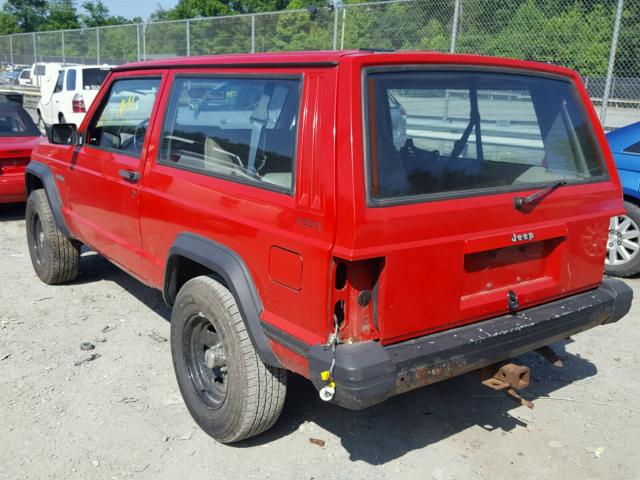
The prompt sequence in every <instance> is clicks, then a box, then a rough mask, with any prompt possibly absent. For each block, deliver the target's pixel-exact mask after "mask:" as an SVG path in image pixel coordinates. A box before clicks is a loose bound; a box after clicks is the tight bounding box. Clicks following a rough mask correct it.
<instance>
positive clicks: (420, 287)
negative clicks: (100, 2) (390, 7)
mask: <svg viewBox="0 0 640 480" xmlns="http://www.w3.org/2000/svg"><path fill="white" fill-rule="evenodd" d="M26 185H27V190H28V192H29V200H28V205H27V215H26V224H27V235H28V242H29V249H30V252H31V258H32V261H33V265H34V268H35V270H36V272H37V274H38V276H39V277H40V278H41V279H42V280H43V281H44V282H46V283H51V284H54V283H62V282H69V281H72V280H73V279H74V278H75V277H76V275H77V274H78V270H79V265H80V259H79V249H80V246H81V245H83V244H84V245H87V246H89V247H90V248H92V249H95V250H96V251H98V252H99V253H101V254H102V255H104V256H105V257H106V258H108V259H109V260H110V261H112V262H113V263H115V264H116V265H118V266H120V267H121V268H123V269H124V270H126V271H127V272H129V273H131V274H132V275H134V276H135V277H136V278H138V279H139V280H140V281H142V282H144V283H145V284H148V285H151V286H153V287H155V288H157V289H159V290H162V292H163V294H164V298H165V300H166V302H167V303H168V304H169V305H170V306H172V308H173V311H172V317H171V351H172V355H173V362H174V366H175V372H176V375H177V380H178V384H179V386H180V390H181V392H182V395H183V397H184V400H185V403H186V405H187V407H188V409H189V411H190V412H191V414H192V416H193V418H194V419H195V420H196V422H197V423H198V424H199V425H200V426H201V427H202V428H203V429H204V430H205V431H206V432H207V433H209V434H210V435H212V436H213V437H215V438H216V439H218V440H220V441H222V442H233V441H237V440H241V439H243V438H247V437H250V436H252V435H256V434H258V433H260V432H262V431H264V430H266V429H268V428H269V427H271V425H273V423H274V422H275V421H276V419H277V417H278V415H279V414H280V412H281V409H282V406H283V402H284V397H285V391H286V384H287V372H288V371H292V372H296V373H298V374H300V375H303V376H305V377H307V378H309V379H311V381H312V382H313V384H314V385H315V386H316V387H317V389H318V390H319V391H320V394H321V397H322V398H323V399H324V400H327V401H332V402H334V403H337V404H339V405H342V406H345V407H348V408H353V409H360V408H364V407H367V406H369V405H372V404H375V403H377V402H381V401H383V400H385V399H386V398H388V397H389V396H392V395H395V394H398V393H401V392H404V391H407V390H410V389H413V388H416V387H420V386H424V385H428V384H431V383H434V382H437V381H440V380H444V379H446V378H450V377H452V376H455V375H459V374H462V373H465V372H469V371H472V370H479V369H482V370H483V371H486V370H487V368H490V366H492V367H491V368H492V369H493V370H492V371H495V374H494V375H493V376H490V378H487V379H486V382H487V385H492V386H494V388H505V389H507V390H508V391H513V389H514V388H518V387H521V386H523V385H524V384H526V380H527V379H526V377H527V374H528V372H527V371H526V368H525V367H521V366H520V367H519V366H517V365H514V364H512V363H509V359H511V358H512V357H514V356H517V355H520V354H522V353H525V352H529V351H533V350H539V351H540V352H541V353H545V354H546V355H547V356H551V354H550V351H549V350H550V349H549V348H548V347H547V346H548V345H549V344H552V343H554V342H557V341H559V340H562V339H565V338H567V337H569V336H571V335H573V334H575V333H578V332H581V331H583V330H586V329H589V328H592V327H595V326H598V325H603V324H607V323H611V322H615V321H617V320H619V319H620V318H621V317H622V316H624V315H625V314H626V313H627V312H628V311H629V309H630V306H631V297H632V293H631V290H630V289H629V288H628V287H627V286H626V285H625V284H624V283H622V282H621V281H619V280H613V279H605V280H603V266H604V257H605V252H606V241H607V236H608V226H609V218H610V217H611V216H613V215H619V214H622V213H623V209H622V195H621V188H620V183H619V180H618V176H617V174H616V170H615V167H614V165H613V162H612V158H611V154H610V152H609V149H608V147H607V144H606V141H605V137H604V135H603V131H602V129H601V127H600V124H599V122H598V119H597V117H596V115H595V113H594V110H593V107H592V105H591V103H590V101H589V98H588V97H587V94H586V92H585V89H584V87H583V85H582V83H581V81H580V78H579V76H578V75H577V74H576V73H575V72H573V71H571V70H567V69H564V68H559V67H557V66H552V65H545V64H539V63H531V62H521V61H515V60H505V59H498V58H486V57H480V56H466V55H444V54H436V53H426V52H412V53H411V52H409V53H391V52H373V51H348V52H314V53H283V54H258V55H231V56H209V57H192V58H188V59H187V58H185V59H179V60H175V59H173V60H158V61H149V62H146V63H138V64H132V65H125V66H121V67H117V68H115V69H114V70H113V71H112V72H111V73H110V74H109V76H108V78H107V79H106V81H105V83H104V84H103V86H102V88H101V90H100V92H99V94H98V97H97V98H96V101H95V102H94V104H93V105H92V107H91V109H90V111H89V112H88V114H87V116H86V118H85V119H84V121H83V123H82V124H81V125H80V126H79V128H76V127H75V125H66V124H60V125H55V126H53V127H52V129H51V132H50V138H49V142H43V143H41V144H40V145H38V147H37V148H36V149H35V150H34V152H33V157H32V161H31V163H30V164H29V166H28V173H27V178H26ZM512 393H513V394H514V395H517V393H515V392H512Z"/></svg>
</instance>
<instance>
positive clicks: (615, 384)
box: [0, 205, 640, 480]
mask: <svg viewBox="0 0 640 480" xmlns="http://www.w3.org/2000/svg"><path fill="white" fill-rule="evenodd" d="M23 208H24V206H23V205H17V206H4V207H3V206H0V255H1V258H2V259H3V262H2V266H1V267H0V268H1V272H2V273H1V276H0V282H1V283H0V479H11V480H16V479H27V478H31V479H45V478H47V479H75V478H91V479H129V478H135V479H151V478H154V479H155V478H158V479H178V478H192V479H205V478H221V479H251V478H256V479H258V478H260V479H261V478H273V479H281V478H282V479H316V480H320V479H365V478H366V479H414V478H415V479H430V478H431V479H435V480H445V479H461V480H462V479H464V480H473V479H490V480H496V479H512V478H519V479H526V478H536V479H540V478H568V479H583V480H588V479H614V478H615V479H636V478H639V477H640V455H638V447H637V441H638V437H639V434H640V401H639V400H638V399H639V398H640V374H638V367H637V365H638V361H640V354H639V353H638V348H639V346H640V329H639V328H638V318H639V308H640V307H639V306H640V303H636V306H635V307H634V308H633V310H632V312H631V314H630V315H629V316H627V317H626V318H625V319H623V320H622V321H620V322H619V323H617V324H614V325H609V326H606V327H601V328H598V329H595V330H592V331H590V332H586V333H583V334H581V335H579V336H577V337H576V338H575V339H574V340H571V341H566V342H563V343H561V344H558V345H556V350H557V351H558V352H559V353H561V354H562V356H563V357H564V361H565V367H564V368H562V369H557V368H555V367H552V366H550V365H548V364H546V363H544V361H542V360H541V359H540V358H539V357H537V356H535V355H527V356H524V357H522V358H521V359H520V361H521V362H522V363H524V364H526V365H528V366H530V367H531V368H532V376H533V378H534V380H533V382H532V385H531V387H530V388H529V389H528V390H526V391H525V396H526V397H527V398H529V399H531V400H533V401H534V403H535V408H534V409H533V410H529V409H527V408H525V407H521V406H518V405H517V404H516V403H515V402H513V401H512V400H509V399H508V398H506V396H503V395H502V394H500V393H497V392H493V391H492V390H489V389H487V388H485V387H483V386H482V385H480V384H479V382H478V380H477V377H475V376H474V375H472V374H470V375H466V376H463V377H460V378H456V379H453V380H450V381H447V382H443V383H441V384H437V385H434V386H432V387H428V388H425V389H422V390H418V391H414V392H411V393H408V394H405V395H402V396H399V397H395V398H392V399H391V400H389V401H387V402H386V403H384V404H382V405H378V406H375V407H373V408H370V409H368V410H365V411H361V412H351V411H347V410H343V409H340V408H339V407H335V406H331V405H327V404H324V403H323V402H322V401H321V400H320V399H319V397H318V395H317V393H316V391H315V390H314V389H313V387H312V386H311V385H310V384H309V383H308V382H307V381H306V380H304V379H301V378H299V377H290V382H289V385H290V387H289V392H288V398H287V402H286V404H285V408H284V412H283V414H282V416H281V417H280V420H279V421H278V422H277V424H276V425H275V427H274V428H273V429H272V430H270V431H269V432H267V433H266V434H264V435H262V436H260V437H257V438H254V439H251V440H249V441H247V442H245V443H242V444H240V445H237V446H225V445H222V444H219V443H216V442H215V441H214V440H212V439H211V438H209V437H208V436H206V435H205V434H204V433H203V432H202V431H201V430H199V429H198V428H197V427H196V426H195V424H194V422H193V421H192V420H191V417H190V416H189V413H188V412H187V410H186V408H185V406H184V404H183V403H182V401H181V399H180V395H179V393H178V388H177V384H176V381H175V379H174V374H173V368H172V364H171V355H170V348H169V344H168V342H167V341H166V339H167V338H168V335H169V322H168V319H169V310H168V309H167V307H166V306H165V305H164V303H163V301H162V298H161V295H160V293H159V292H156V291H154V290H151V289H149V288H147V287H145V286H143V285H142V284H140V283H139V282H137V281H136V280H134V279H132V278H131V277H129V276H127V275H126V274H125V273H123V272H121V271H120V270H118V269H117V268H116V267H114V266H112V265H111V264H110V263H109V262H107V261H106V260H104V259H103V258H102V257H100V256H98V255H96V254H94V253H93V252H85V253H84V254H83V257H82V263H81V271H82V274H81V276H80V277H79V279H78V280H77V281H76V282H74V283H73V284H71V285H65V286H58V287H50V286H46V285H44V284H42V283H41V282H40V281H39V280H38V279H37V277H36V276H35V274H34V273H33V269H32V267H31V263H30V260H29V254H28V251H27V246H26V240H25V232H24V230H25V227H24V218H23ZM629 283H630V284H631V285H632V286H633V287H634V290H635V291H636V295H638V294H639V293H640V280H637V279H636V280H631V281H630V282H629ZM83 342H91V343H93V344H94V345H95V347H96V348H95V349H94V350H91V351H83V350H81V349H80V344H82V343H83ZM92 354H96V355H99V357H98V358H95V359H94V360H93V361H87V362H84V363H81V364H79V365H76V362H82V361H83V360H86V359H88V358H90V357H91V355H92ZM311 438H313V439H319V440H322V441H324V442H325V445H324V446H318V445H316V444H314V443H311V442H310V439H311Z"/></svg>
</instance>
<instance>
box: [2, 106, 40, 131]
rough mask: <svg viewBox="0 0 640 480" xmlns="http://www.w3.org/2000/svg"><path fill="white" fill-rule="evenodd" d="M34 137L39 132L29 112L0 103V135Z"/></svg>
mask: <svg viewBox="0 0 640 480" xmlns="http://www.w3.org/2000/svg"><path fill="white" fill-rule="evenodd" d="M27 136H29V137H36V136H40V132H39V131H38V128H37V127H36V125H35V123H34V122H33V120H32V119H31V117H30V116H29V114H28V113H27V112H26V111H25V110H24V109H22V108H20V107H17V106H13V105H6V106H4V105H0V137H27Z"/></svg>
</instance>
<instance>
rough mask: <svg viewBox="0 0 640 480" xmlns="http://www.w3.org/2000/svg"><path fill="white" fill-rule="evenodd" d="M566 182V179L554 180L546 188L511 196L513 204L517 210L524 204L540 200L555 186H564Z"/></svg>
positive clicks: (555, 187)
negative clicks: (520, 195)
mask: <svg viewBox="0 0 640 480" xmlns="http://www.w3.org/2000/svg"><path fill="white" fill-rule="evenodd" d="M566 184H567V181H566V180H560V181H559V182H556V183H554V184H553V185H550V186H548V187H547V188H544V189H542V190H539V191H537V192H536V193H532V194H531V195H529V196H528V197H518V196H516V197H513V206H514V207H516V209H517V210H520V209H521V208H522V207H524V206H525V205H529V204H531V203H534V202H537V201H538V200H542V199H543V198H544V197H546V196H547V195H549V194H550V193H551V192H553V191H554V190H556V189H557V188H560V187H564V186H565V185H566Z"/></svg>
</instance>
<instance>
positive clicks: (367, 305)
mask: <svg viewBox="0 0 640 480" xmlns="http://www.w3.org/2000/svg"><path fill="white" fill-rule="evenodd" d="M383 266H384V259H382V258H374V259H370V260H359V261H348V260H343V259H339V258H335V259H334V288H333V295H332V305H333V311H332V314H333V320H334V322H336V323H337V324H338V326H339V330H340V337H341V339H342V341H345V342H360V341H364V340H373V339H377V338H379V327H378V318H377V308H376V307H377V305H376V290H377V283H378V277H379V275H380V273H381V272H382V269H383ZM331 323H333V322H331Z"/></svg>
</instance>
